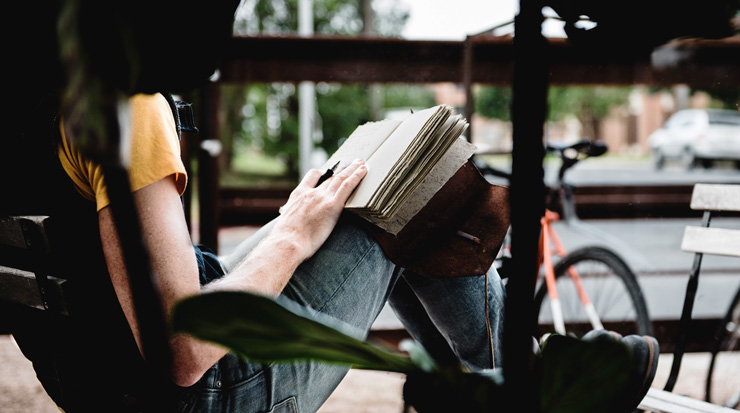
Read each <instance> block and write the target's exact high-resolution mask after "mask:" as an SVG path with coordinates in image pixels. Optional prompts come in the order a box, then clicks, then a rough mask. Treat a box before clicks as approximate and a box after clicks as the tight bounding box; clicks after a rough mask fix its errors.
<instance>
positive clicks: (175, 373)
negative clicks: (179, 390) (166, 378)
mask: <svg viewBox="0 0 740 413" xmlns="http://www.w3.org/2000/svg"><path fill="white" fill-rule="evenodd" d="M203 373H205V372H204V371H200V370H197V371H196V370H194V369H186V368H178V367H173V369H172V382H173V383H175V384H176V385H178V386H180V387H190V386H192V385H194V384H195V383H197V382H198V380H200V379H201V377H203Z"/></svg>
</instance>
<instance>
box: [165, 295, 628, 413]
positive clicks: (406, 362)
mask: <svg viewBox="0 0 740 413" xmlns="http://www.w3.org/2000/svg"><path fill="white" fill-rule="evenodd" d="M172 323H173V330H174V331H175V332H181V333H186V334H190V335H193V336H195V337H198V338H200V339H203V340H206V341H210V342H214V343H217V344H220V345H222V346H225V347H227V348H229V349H231V350H232V351H234V352H235V353H237V354H240V355H241V356H243V357H245V358H247V359H250V360H253V361H258V362H266V363H272V362H276V363H280V362H291V361H298V360H308V359H311V360H317V361H321V362H327V363H339V364H345V365H354V366H356V367H361V368H369V369H377V370H385V371H394V372H400V373H404V374H406V376H407V379H406V384H405V385H404V399H405V401H406V403H408V404H410V405H412V406H414V407H415V408H416V410H417V411H419V412H425V411H467V412H486V411H492V410H494V409H495V408H496V407H501V405H502V403H505V401H506V400H507V397H506V396H507V393H508V392H509V390H508V389H507V388H506V384H505V383H504V381H503V377H502V376H501V372H500V371H494V372H486V373H471V372H468V371H466V370H465V369H463V368H462V367H461V366H460V365H447V366H438V365H437V364H436V363H435V362H434V361H433V360H432V359H431V358H430V357H429V355H428V354H426V352H425V351H424V349H423V348H421V347H420V346H419V345H418V344H413V343H405V344H404V348H405V350H407V351H408V352H409V354H410V357H408V356H405V355H402V354H397V353H394V352H391V351H389V350H386V349H384V348H381V347H378V346H375V345H372V344H369V343H367V342H363V341H361V340H358V339H356V338H354V337H352V336H350V335H348V334H345V333H342V332H340V330H341V329H342V327H341V326H335V328H332V327H330V326H328V325H325V324H322V323H319V322H317V321H314V320H312V319H311V318H309V317H306V316H303V315H299V314H298V312H293V311H291V310H289V309H288V308H286V307H284V306H281V305H280V304H278V303H277V302H276V301H274V300H272V299H269V298H266V297H263V296H259V295H254V294H249V293H245V292H214V293H208V294H203V295H200V296H195V297H190V298H187V299H185V300H183V301H181V302H180V303H178V304H177V306H176V307H175V309H174V311H173V315H172ZM632 365H633V364H632V359H631V356H630V354H629V351H628V349H627V347H626V346H624V345H623V344H621V343H619V342H588V341H582V340H579V339H576V338H574V337H568V336H558V335H555V336H552V337H550V338H549V340H548V341H547V342H546V343H545V345H544V348H543V350H542V356H541V358H539V359H538V360H537V362H536V363H535V367H534V369H533V370H532V373H533V378H534V384H533V385H532V386H531V388H527V389H525V394H527V395H529V396H530V397H529V398H528V400H521V401H520V402H523V403H530V404H531V402H536V401H539V411H540V412H542V413H559V412H569V413H579V412H584V413H585V412H589V413H592V412H609V411H613V407H614V406H618V405H619V404H620V403H619V402H620V400H619V399H618V397H620V396H621V392H623V390H624V389H625V388H627V387H626V385H627V384H628V379H629V378H630V375H631V374H632V371H631V369H630V367H631V366H632ZM534 408H535V409H537V406H536V405H535V407H534Z"/></svg>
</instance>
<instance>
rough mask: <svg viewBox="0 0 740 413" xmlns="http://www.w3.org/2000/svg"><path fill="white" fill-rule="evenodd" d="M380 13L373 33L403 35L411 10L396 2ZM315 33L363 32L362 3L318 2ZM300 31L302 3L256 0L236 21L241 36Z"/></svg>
mask: <svg viewBox="0 0 740 413" xmlns="http://www.w3.org/2000/svg"><path fill="white" fill-rule="evenodd" d="M388 6H389V7H384V8H383V9H382V10H376V16H375V18H374V19H373V20H374V22H375V26H376V27H374V28H373V31H374V32H376V33H378V34H379V35H382V36H399V35H400V33H401V31H402V30H403V27H404V25H405V24H406V20H408V18H409V12H408V9H406V8H405V7H404V6H403V5H398V4H395V3H390V4H388ZM313 11H314V15H313V19H314V27H313V30H314V33H318V34H331V35H346V36H354V35H357V34H359V33H360V32H361V31H363V24H364V19H363V17H364V16H363V11H362V1H360V0H314V1H313ZM297 31H298V0H253V1H248V2H244V6H243V7H242V10H240V13H239V15H238V16H237V18H236V20H235V22H234V32H235V33H237V34H241V35H254V34H258V33H261V34H273V35H277V34H285V33H295V32H297Z"/></svg>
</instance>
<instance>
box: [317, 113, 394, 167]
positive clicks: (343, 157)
mask: <svg viewBox="0 0 740 413" xmlns="http://www.w3.org/2000/svg"><path fill="white" fill-rule="evenodd" d="M400 124H401V121H398V120H392V119H386V120H381V121H379V122H368V123H365V124H363V125H360V126H358V127H357V129H355V131H354V132H352V134H351V135H349V138H347V140H345V141H344V143H343V144H342V146H340V147H339V148H338V149H337V151H336V152H334V154H333V155H332V156H331V157H330V158H329V160H327V161H326V162H325V163H324V165H323V166H322V167H321V169H322V170H326V169H328V168H331V167H332V166H334V164H336V163H337V162H339V163H340V164H339V167H338V168H337V171H340V170H342V169H343V168H344V167H346V166H347V165H349V164H350V163H352V161H354V160H355V159H358V158H359V159H362V160H364V161H367V160H368V159H369V158H370V157H371V156H372V155H373V153H375V151H376V150H377V149H378V148H379V147H380V145H382V144H383V142H385V140H386V139H387V138H388V136H390V134H391V133H393V131H394V130H396V128H397V127H398V125H400Z"/></svg>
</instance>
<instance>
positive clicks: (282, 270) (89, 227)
mask: <svg viewBox="0 0 740 413" xmlns="http://www.w3.org/2000/svg"><path fill="white" fill-rule="evenodd" d="M40 101H42V99H39V100H38V101H37V103H38V102H40ZM129 106H130V125H129V128H130V133H131V140H130V148H128V149H129V150H130V160H129V163H128V174H129V177H130V182H131V190H132V191H133V199H134V202H135V206H136V210H137V212H138V217H139V220H140V225H141V229H142V241H143V245H144V247H145V249H146V252H147V254H148V256H149V259H150V264H151V274H152V277H153V280H154V283H155V285H156V286H157V289H156V291H157V293H158V295H159V298H160V300H161V302H162V305H163V311H164V314H165V315H169V314H170V312H171V310H172V308H173V306H174V305H175V304H176V303H177V302H178V301H179V300H181V299H183V298H185V297H189V296H193V295H198V294H204V293H207V292H210V291H219V290H234V291H247V292H251V293H256V294H263V295H266V296H269V297H273V298H275V299H276V300H278V301H279V302H284V303H288V305H296V306H300V307H301V308H304V309H306V311H309V312H311V313H314V314H316V317H317V318H318V319H319V320H321V319H326V318H329V319H331V320H333V321H336V322H340V323H343V324H345V325H347V326H350V328H353V329H354V330H355V331H357V332H358V334H359V335H360V336H366V335H367V334H368V331H369V329H370V327H371V325H372V324H373V321H374V320H375V318H376V317H377V316H378V314H379V313H380V311H381V309H382V308H383V306H384V305H385V303H386V302H388V303H389V304H390V306H391V307H392V308H393V310H394V311H395V313H396V314H397V316H398V318H399V319H400V320H401V321H402V323H403V324H404V326H405V328H406V329H407V330H408V331H409V333H410V334H411V335H412V337H413V338H414V339H416V340H417V341H418V342H419V343H420V344H421V345H422V346H423V347H425V348H426V349H427V350H428V351H429V352H430V354H431V355H432V356H433V357H434V358H436V359H437V360H438V361H440V362H448V361H455V362H458V361H459V362H460V363H462V364H463V365H464V366H465V367H466V368H468V369H469V370H471V371H478V370H483V369H490V368H493V367H494V366H495V367H500V361H501V360H502V355H501V344H500V343H501V333H502V329H503V303H504V287H503V284H502V282H501V280H500V278H499V277H498V275H497V273H496V271H495V269H491V270H490V271H489V274H488V282H487V283H486V280H485V277H484V276H483V274H481V275H480V276H474V277H464V278H451V279H427V278H424V277H421V276H419V275H418V274H414V273H411V272H408V271H404V270H403V268H399V267H397V266H396V265H394V264H393V263H392V262H391V261H390V260H389V259H388V258H387V257H386V255H385V254H384V253H383V251H382V249H381V248H380V246H379V244H378V243H377V242H376V240H375V239H374V238H373V237H372V236H371V235H370V234H368V233H367V232H366V231H365V230H364V229H363V226H361V225H359V223H358V221H357V220H358V219H359V218H357V217H355V216H353V215H351V214H348V213H345V212H343V205H344V203H345V201H346V200H347V198H348V197H349V195H350V194H351V193H352V191H353V189H354V188H355V187H356V186H357V185H358V183H359V182H360V181H361V180H362V178H363V177H364V176H365V174H366V170H367V168H366V166H365V164H364V161H363V160H356V161H354V162H353V163H352V164H351V165H349V166H348V167H346V168H345V169H344V170H341V171H337V173H335V174H334V176H333V177H331V178H330V179H328V180H326V181H325V182H323V183H322V184H320V185H318V186H316V184H317V182H318V180H319V176H320V175H321V172H320V171H318V170H311V171H309V172H308V173H307V174H306V175H305V177H303V179H302V180H301V181H300V183H299V184H298V185H297V187H296V188H295V189H294V190H293V192H292V193H291V194H290V197H289V199H288V202H287V203H286V205H285V206H284V207H283V208H282V212H281V214H280V216H279V217H278V218H276V219H275V220H273V221H272V222H270V223H269V224H267V225H265V226H264V227H263V228H261V229H260V230H259V231H258V232H257V233H256V234H255V235H253V236H251V237H250V238H248V239H246V240H245V241H244V242H243V243H242V244H241V245H239V246H238V247H237V248H236V249H235V250H234V252H233V253H231V254H230V255H228V256H225V257H221V258H219V257H217V256H216V255H215V254H213V252H212V251H210V250H208V249H207V248H205V247H203V246H193V244H192V241H191V238H190V233H189V231H188V227H187V224H186V219H185V215H184V211H183V206H182V202H181V198H180V196H181V195H182V194H183V192H184V190H185V187H186V185H187V183H188V182H187V180H188V176H187V174H186V172H185V168H184V165H183V163H182V160H181V158H180V150H179V143H178V129H177V124H176V120H175V119H176V118H175V117H174V116H173V111H172V106H171V101H170V99H169V98H168V96H167V95H166V94H151V95H145V94H138V95H135V96H132V97H131V98H130V99H129ZM30 112H32V113H36V112H37V111H36V110H35V109H34V110H33V111H30ZM41 119H42V120H39V119H38V118H34V117H33V116H30V117H29V119H27V120H25V121H24V122H23V124H24V125H29V126H28V127H26V128H24V132H23V134H22V136H21V139H18V140H16V141H15V142H14V143H13V144H12V145H11V146H10V148H9V149H10V152H8V151H6V152H5V154H6V155H8V156H3V158H13V159H6V160H8V161H9V162H11V161H12V163H13V164H14V165H36V166H37V169H38V170H37V172H38V174H28V176H7V175H6V176H3V177H2V178H1V179H2V181H3V185H9V186H6V191H8V192H5V193H10V194H12V196H10V197H7V198H6V199H8V198H10V199H12V201H9V202H5V201H4V202H3V205H2V211H1V212H2V213H3V214H17V213H20V214H43V215H49V216H50V217H52V219H53V222H54V228H51V229H50V231H49V232H50V237H51V238H54V237H55V236H59V235H63V236H64V239H65V240H66V241H65V242H63V243H61V244H62V245H61V246H60V248H59V249H58V252H57V253H56V258H57V261H56V263H55V265H57V267H58V268H59V269H60V270H61V271H60V273H64V274H71V275H70V284H69V285H70V287H69V288H70V291H71V292H73V294H74V296H75V298H77V299H79V301H80V302H81V304H79V306H78V308H75V310H77V311H76V313H77V314H81V316H80V317H70V320H64V321H60V322H59V323H57V326H56V327H55V328H58V331H62V332H63V334H60V335H57V336H55V337H54V339H53V340H50V339H49V335H48V334H47V333H48V331H46V332H45V331H40V330H39V329H38V328H35V327H34V326H33V325H32V324H29V323H25V322H24V320H25V318H24V317H19V318H18V322H17V323H16V324H15V325H14V327H13V334H14V336H15V338H16V340H17V342H18V344H19V346H20V347H21V349H22V350H23V352H24V354H25V355H26V357H28V358H29V359H30V360H31V361H32V362H33V366H34V369H35V370H36V373H37V376H38V378H39V380H40V381H41V383H42V384H43V386H44V388H45V390H46V391H47V392H48V394H49V395H50V396H51V398H52V399H53V400H54V402H55V403H56V404H57V405H58V406H59V407H60V408H61V409H63V410H64V411H67V412H74V411H87V410H96V411H110V412H114V411H149V409H150V408H151V403H152V400H154V399H155V398H160V399H161V398H162V397H165V398H166V400H167V403H168V405H169V406H171V407H172V408H173V409H176V410H177V411H193V412H195V411H221V412H228V411H239V412H256V411H279V408H280V407H286V408H288V407H292V408H297V410H299V411H308V412H310V411H316V410H318V409H319V407H320V406H321V405H322V404H323V403H324V401H325V400H326V399H327V398H328V397H329V395H330V394H331V393H332V391H333V390H334V389H335V387H336V386H337V385H338V384H339V382H340V381H341V380H342V378H343V377H344V375H345V374H346V373H347V371H348V368H349V367H348V366H337V365H329V364H322V363H317V362H313V361H300V362H292V363H286V364H274V365H264V364H259V363H253V362H250V361H248V360H245V359H242V358H240V357H239V356H237V355H236V354H233V353H230V352H228V351H227V350H226V349H224V348H223V347H220V346H217V345H213V344H210V343H206V342H203V341H200V340H198V339H196V338H193V337H190V336H187V335H183V334H170V333H169V332H168V334H170V335H169V336H168V337H169V352H170V355H171V365H172V371H171V374H170V377H171V386H168V388H167V389H164V390H163V389H161V388H159V387H157V388H155V387H153V385H152V383H153V382H156V381H155V380H154V378H153V376H154V374H156V373H155V372H153V371H152V369H151V366H149V365H148V363H147V362H146V361H145V360H144V359H143V356H142V352H141V349H142V333H141V330H140V326H139V319H138V318H137V316H136V314H135V311H134V302H133V297H132V291H131V288H130V281H131V279H132V278H133V277H137V276H139V274H134V273H131V272H130V271H129V269H127V268H126V265H125V260H124V252H125V248H126V245H123V244H122V242H121V240H120V238H119V234H118V232H117V229H116V225H115V221H114V217H113V214H112V209H111V201H110V198H109V194H108V190H107V188H106V185H105V179H104V176H103V168H102V167H101V165H100V164H98V163H96V162H95V161H93V160H91V159H89V158H87V157H86V156H85V155H83V154H82V153H81V152H80V150H79V148H77V147H76V145H75V143H74V142H75V139H74V137H71V136H69V134H68V133H69V132H68V131H67V129H66V128H65V123H64V119H61V120H60V119H59V118H58V116H52V117H50V118H49V119H52V121H48V119H46V118H45V117H43V116H42V117H41ZM7 188H10V189H7ZM486 288H487V291H486ZM486 296H488V299H486ZM486 305H488V309H487V310H488V311H486V308H485V306H486ZM155 392H156V393H155ZM153 393H155V394H153Z"/></svg>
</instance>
